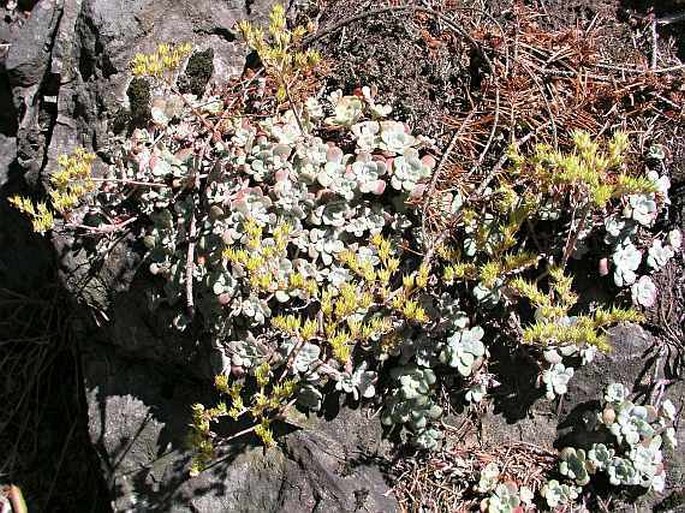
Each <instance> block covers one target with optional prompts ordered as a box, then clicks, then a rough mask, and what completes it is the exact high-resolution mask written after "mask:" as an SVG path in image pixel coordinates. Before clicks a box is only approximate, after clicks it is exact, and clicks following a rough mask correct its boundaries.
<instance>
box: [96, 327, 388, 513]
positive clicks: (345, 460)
mask: <svg viewBox="0 0 685 513" xmlns="http://www.w3.org/2000/svg"><path fill="white" fill-rule="evenodd" d="M84 375H85V383H86V390H87V392H86V396H87V402H88V414H89V417H90V434H91V438H92V440H93V441H94V443H95V445H96V448H97V449H98V452H99V454H100V456H101V459H102V462H103V472H104V474H105V477H106V479H107V482H108V483H109V486H110V489H111V492H112V495H113V497H112V501H113V508H114V510H115V511H141V512H142V511H169V512H173V513H186V512H191V511H192V512H206V513H252V512H260V513H262V512H264V513H267V512H273V513H309V512H311V513H314V512H317V513H324V512H325V513H338V512H340V513H343V512H352V511H357V510H359V511H370V512H373V513H381V512H382V513H390V512H393V511H398V510H399V507H398V504H397V502H396V500H395V498H394V496H393V495H392V494H391V493H389V487H388V485H387V484H386V483H385V481H384V479H383V476H382V474H381V472H380V470H379V469H378V467H377V466H376V465H374V464H372V463H369V462H368V461H367V459H366V458H365V456H372V455H373V454H375V453H376V452H377V451H379V450H381V448H382V447H383V446H382V444H381V427H380V423H379V421H378V419H377V418H376V419H371V420H369V419H368V418H366V417H365V416H364V413H363V412H361V411H352V410H343V411H341V412H340V414H339V415H338V416H337V417H336V418H335V419H334V420H332V421H330V422H326V421H321V420H319V419H313V420H311V421H309V422H308V423H307V425H308V429H304V430H299V431H295V432H292V433H290V434H287V435H285V436H284V438H283V441H282V446H283V448H282V449H280V448H272V449H268V450H264V449H262V448H261V447H259V446H257V445H251V444H253V443H254V442H255V441H254V440H237V441H236V443H235V444H234V445H233V446H231V447H230V449H229V451H228V452H227V453H226V454H225V455H224V456H223V461H222V462H220V463H218V464H217V465H216V466H215V467H213V468H211V469H208V470H207V471H205V472H204V473H202V474H201V475H200V476H198V477H196V478H190V477H189V476H188V474H187V464H188V454H187V453H186V452H185V450H184V448H185V445H184V443H185V435H186V434H187V424H188V422H189V413H190V409H189V405H190V404H192V403H193V402H197V401H202V399H203V392H202V389H201V388H198V387H197V386H196V385H195V384H194V383H193V382H190V381H187V380H185V379H184V378H183V377H182V376H181V375H176V374H174V373H173V372H172V371H171V370H170V369H168V368H166V369H165V368H163V367H162V366H159V365H153V364H151V363H150V362H145V361H140V360H128V359H125V358H122V357H121V356H120V353H119V352H118V351H117V350H115V349H114V348H112V347H110V346H108V345H107V346H101V345H100V344H99V343H98V342H97V341H93V340H91V342H90V344H89V347H88V348H86V349H85V355H84ZM370 459H372V458H370Z"/></svg>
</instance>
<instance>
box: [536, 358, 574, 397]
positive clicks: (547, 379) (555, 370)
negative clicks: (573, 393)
mask: <svg viewBox="0 0 685 513" xmlns="http://www.w3.org/2000/svg"><path fill="white" fill-rule="evenodd" d="M573 374H574V370H573V367H566V366H565V365H564V364H563V363H555V364H554V365H552V366H551V367H550V368H549V369H547V370H546V371H544V372H543V373H542V381H543V383H545V386H546V388H547V398H548V399H554V397H555V396H557V395H564V394H565V393H566V392H567V391H568V383H569V381H571V378H572V377H573Z"/></svg>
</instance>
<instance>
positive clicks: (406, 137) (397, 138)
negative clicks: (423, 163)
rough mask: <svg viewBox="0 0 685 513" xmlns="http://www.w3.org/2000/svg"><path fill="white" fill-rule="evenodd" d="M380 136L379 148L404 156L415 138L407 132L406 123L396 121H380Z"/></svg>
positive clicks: (411, 146)
mask: <svg viewBox="0 0 685 513" xmlns="http://www.w3.org/2000/svg"><path fill="white" fill-rule="evenodd" d="M380 138H381V142H380V144H379V145H378V146H379V148H380V149H381V150H384V151H386V152H388V153H389V154H390V155H405V156H406V153H407V152H408V151H409V150H413V149H414V148H413V146H414V145H415V144H416V139H415V138H414V137H413V136H412V135H411V134H410V133H409V128H408V127H407V125H405V124H404V123H400V122H398V121H381V122H380Z"/></svg>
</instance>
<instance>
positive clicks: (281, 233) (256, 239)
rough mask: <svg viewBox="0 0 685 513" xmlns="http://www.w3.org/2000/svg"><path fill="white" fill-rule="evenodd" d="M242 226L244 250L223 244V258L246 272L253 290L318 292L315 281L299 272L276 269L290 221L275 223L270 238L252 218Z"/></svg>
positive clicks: (271, 292)
mask: <svg viewBox="0 0 685 513" xmlns="http://www.w3.org/2000/svg"><path fill="white" fill-rule="evenodd" d="M243 229H244V230H245V235H246V241H245V249H243V248H239V247H238V248H237V247H226V248H224V251H223V257H224V258H225V259H226V260H227V261H228V262H230V263H232V264H233V265H236V266H240V267H241V268H243V269H244V270H245V271H246V272H247V276H248V280H249V283H250V286H251V287H252V288H253V289H256V290H257V291H260V292H263V293H266V294H274V293H276V292H295V291H299V292H301V293H302V294H303V295H304V296H305V297H315V296H316V295H317V294H318V291H319V286H318V284H317V282H316V280H314V279H307V278H305V277H304V276H303V275H302V274H301V273H299V272H289V273H288V274H287V275H285V276H283V273H282V271H281V269H280V268H279V265H280V262H281V259H282V258H283V257H284V256H285V255H286V253H287V248H288V243H289V240H290V233H291V231H292V226H291V225H290V224H289V223H287V222H281V223H279V224H277V225H276V227H275V228H274V230H273V234H272V237H271V238H266V239H265V238H264V234H263V229H262V227H261V226H260V225H259V224H258V223H257V222H256V221H254V219H247V220H245V221H244V222H243Z"/></svg>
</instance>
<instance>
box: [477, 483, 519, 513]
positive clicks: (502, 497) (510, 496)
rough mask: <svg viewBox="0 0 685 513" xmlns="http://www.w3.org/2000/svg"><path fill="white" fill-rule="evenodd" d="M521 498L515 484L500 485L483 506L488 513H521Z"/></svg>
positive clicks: (483, 509) (482, 508)
mask: <svg viewBox="0 0 685 513" xmlns="http://www.w3.org/2000/svg"><path fill="white" fill-rule="evenodd" d="M520 506H521V497H520V496H519V489H518V487H517V486H516V484H515V483H512V482H507V483H500V484H498V485H497V486H496V487H495V489H494V491H493V492H492V493H491V494H490V496H489V497H488V498H487V499H485V500H484V501H483V503H482V504H481V510H482V511H486V512H487V513H515V512H517V511H520Z"/></svg>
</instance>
